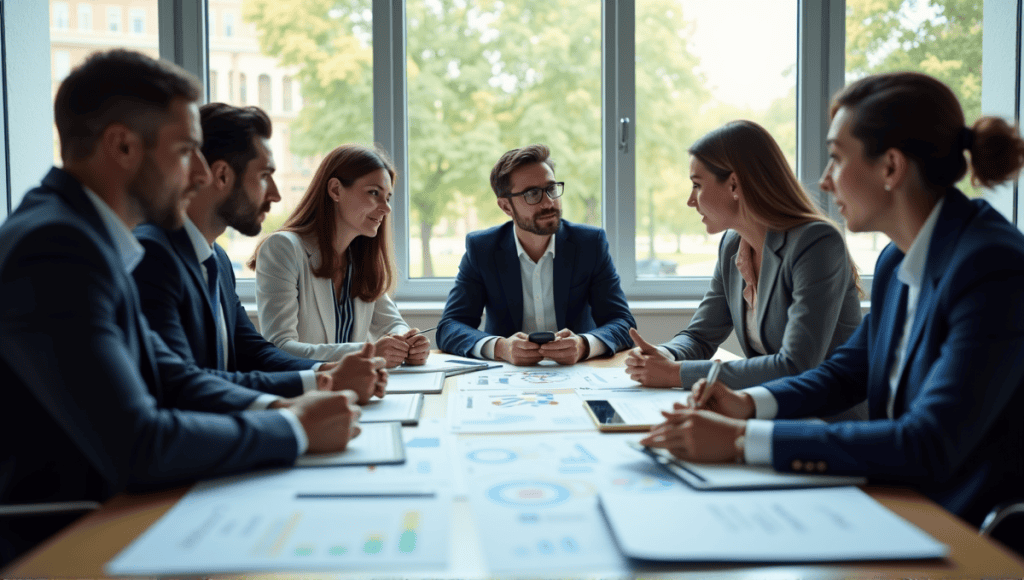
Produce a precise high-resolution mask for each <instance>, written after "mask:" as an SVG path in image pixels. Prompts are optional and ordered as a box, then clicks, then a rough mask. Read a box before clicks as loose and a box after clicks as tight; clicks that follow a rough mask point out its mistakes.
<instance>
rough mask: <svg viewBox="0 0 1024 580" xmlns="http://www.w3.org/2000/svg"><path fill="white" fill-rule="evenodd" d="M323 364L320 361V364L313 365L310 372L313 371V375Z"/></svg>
mask: <svg viewBox="0 0 1024 580" xmlns="http://www.w3.org/2000/svg"><path fill="white" fill-rule="evenodd" d="M323 364H324V362H323V361H320V362H318V363H316V364H315V365H313V368H311V369H310V370H311V371H313V372H314V373H315V372H316V371H318V370H320V367H321V366H322V365H323Z"/></svg>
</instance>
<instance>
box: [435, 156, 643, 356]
mask: <svg viewBox="0 0 1024 580" xmlns="http://www.w3.org/2000/svg"><path fill="white" fill-rule="evenodd" d="M491 188H492V189H493V190H494V193H495V195H497V197H498V207H500V208H501V209H502V211H504V212H505V213H506V214H507V215H508V216H509V217H511V218H512V221H511V222H507V223H505V224H504V225H501V226H497V227H494V228H490V229H487V230H483V231H479V232H473V233H471V234H470V235H469V236H467V237H466V254H465V256H463V258H462V263H461V264H460V265H459V274H458V276H457V277H456V278H455V287H454V288H452V291H451V293H450V294H449V295H448V303H447V304H446V305H445V307H444V313H443V314H442V315H441V321H440V322H439V323H438V327H437V335H436V337H437V344H438V346H439V347H440V348H441V350H444V351H446V352H450V353H453V354H458V355H462V356H474V357H477V358H485V359H492V360H499V359H500V360H504V361H508V362H511V363H513V364H516V365H531V364H535V363H537V362H540V361H541V360H542V359H544V358H549V359H552V360H554V361H556V362H558V363H560V364H574V363H576V362H578V361H581V360H586V359H588V358H592V357H595V356H601V355H603V354H610V353H614V352H617V351H619V350H622V349H624V348H626V347H628V346H630V345H632V344H633V343H632V341H631V340H630V337H629V329H630V327H634V326H636V322H635V321H634V319H633V315H632V314H631V313H630V311H629V306H628V305H627V304H626V298H625V296H624V295H623V293H622V288H620V287H619V275H618V274H617V273H616V272H615V265H614V264H612V260H611V255H610V254H609V252H608V240H607V238H606V237H605V234H604V231H603V230H601V229H600V228H595V227H592V226H586V225H577V224H572V223H569V222H567V221H564V220H562V205H561V201H560V199H559V198H560V197H561V195H562V191H563V188H564V183H562V182H556V181H555V164H554V161H552V160H551V158H550V152H549V150H548V148H547V147H546V146H544V145H530V146H527V147H523V148H520V149H513V150H512V151H509V152H507V153H505V154H504V155H502V156H501V159H499V160H498V163H497V164H496V165H495V166H494V169H493V170H492V171H491ZM484 310H486V312H487V322H486V326H485V332H483V331H480V330H477V328H478V327H479V325H480V315H481V313H482V312H483V311H484ZM542 331H551V332H554V333H555V340H553V341H551V342H548V343H546V344H543V345H540V344H536V343H534V342H531V341H530V340H529V338H528V336H529V333H532V332H542Z"/></svg>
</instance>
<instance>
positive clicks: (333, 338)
mask: <svg viewBox="0 0 1024 580" xmlns="http://www.w3.org/2000/svg"><path fill="white" fill-rule="evenodd" d="M395 179H396V172H395V167H394V165H393V164H392V163H391V160H390V159H388V157H387V155H386V154H385V153H384V152H383V151H380V150H375V149H370V148H368V147H363V146H361V145H342V146H340V147H338V148H336V149H335V150H334V151H331V152H330V153H329V154H328V155H327V157H325V158H324V160H323V161H322V162H321V163H320V167H319V168H318V169H317V172H316V175H314V176H313V181H312V182H311V183H310V184H309V188H308V189H307V190H306V193H305V194H304V195H303V197H302V199H301V200H300V201H299V205H298V206H297V207H296V208H295V211H294V212H292V215H291V216H289V217H288V219H287V220H286V221H285V223H284V225H283V226H282V227H281V229H280V230H279V231H277V232H274V233H273V234H271V235H270V236H268V237H267V239H266V240H264V241H263V242H262V243H261V244H260V245H259V246H258V247H257V248H256V254H255V255H254V256H253V258H252V260H251V261H250V262H249V266H250V267H251V268H253V269H254V270H256V307H257V309H258V311H259V320H260V331H261V332H262V333H263V336H265V337H266V338H267V340H269V341H270V342H272V343H274V344H275V345H276V346H277V347H278V348H280V349H281V350H284V351H285V352H288V353H291V354H294V355H296V356H302V357H306V358H313V359H320V360H336V359H337V358H339V357H340V356H343V355H345V354H347V353H349V352H355V351H358V350H359V349H360V348H361V347H362V344H363V342H364V341H367V340H370V341H373V342H374V344H375V346H376V348H375V350H376V355H377V356H380V357H383V358H384V359H385V360H386V361H387V366H388V367H395V366H398V365H400V364H402V363H403V362H404V363H407V364H414V365H415V364H423V363H424V362H426V360H427V354H428V352H429V349H430V341H429V340H427V338H426V337H425V336H422V335H418V334H417V332H418V331H417V330H416V329H415V328H409V326H408V325H407V324H406V323H405V321H404V320H403V319H402V316H401V315H400V314H399V313H398V308H397V307H396V306H395V303H394V302H393V301H392V300H391V298H390V297H388V294H387V292H388V291H389V290H390V289H391V288H392V286H393V285H394V280H395V272H394V256H393V249H392V246H391V243H390V239H389V238H390V235H391V231H390V230H391V225H390V219H389V216H390V215H391V193H392V190H393V189H394V184H395Z"/></svg>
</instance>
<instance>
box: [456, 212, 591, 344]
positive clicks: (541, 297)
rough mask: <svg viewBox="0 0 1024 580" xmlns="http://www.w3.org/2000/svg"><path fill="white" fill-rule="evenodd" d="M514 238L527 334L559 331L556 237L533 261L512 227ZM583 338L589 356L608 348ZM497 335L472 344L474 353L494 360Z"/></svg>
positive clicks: (587, 337)
mask: <svg viewBox="0 0 1024 580" xmlns="http://www.w3.org/2000/svg"><path fill="white" fill-rule="evenodd" d="M512 239H513V240H515V243H516V253H517V254H518V255H519V273H520V276H519V277H520V279H521V280H522V285H523V288H522V291H523V329H522V331H523V332H525V333H526V334H530V333H531V332H541V331H550V332H558V330H559V328H558V320H557V318H556V315H555V285H554V278H555V277H554V268H555V236H551V237H550V238H548V247H547V248H546V249H545V250H544V253H543V254H541V257H540V260H538V261H536V262H534V261H533V259H532V258H530V255H529V254H527V253H526V250H525V249H523V244H522V243H521V242H520V241H519V236H517V235H516V228H512ZM580 336H582V337H583V340H586V341H587V342H588V343H589V344H590V355H589V356H588V357H587V358H588V359H589V358H593V357H595V356H600V355H602V354H604V353H605V351H606V350H607V347H605V345H604V343H603V342H601V341H600V340H598V339H597V338H596V337H594V336H591V335H589V334H581V335H580ZM499 338H501V337H498V336H488V337H486V338H481V339H480V340H478V341H477V343H476V344H475V345H473V352H472V355H473V356H474V357H476V358H484V359H488V360H494V347H495V345H496V344H497V342H498V339H499Z"/></svg>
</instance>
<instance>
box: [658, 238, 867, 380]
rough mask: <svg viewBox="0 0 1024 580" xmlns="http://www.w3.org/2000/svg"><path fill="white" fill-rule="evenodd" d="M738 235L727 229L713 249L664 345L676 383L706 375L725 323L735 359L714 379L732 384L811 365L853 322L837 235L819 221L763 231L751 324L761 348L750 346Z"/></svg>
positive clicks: (852, 292) (853, 295)
mask: <svg viewBox="0 0 1024 580" xmlns="http://www.w3.org/2000/svg"><path fill="white" fill-rule="evenodd" d="M739 246H740V236H739V234H738V233H736V232H735V231H732V230H729V231H727V232H726V233H725V235H724V236H722V242H721V244H720V245H719V248H718V264H716V265H715V274H714V277H713V278H712V279H711V289H710V290H708V292H707V294H705V295H704V299H703V300H701V303H700V306H699V307H697V312H695V313H694V315H693V319H692V320H691V321H690V325H689V326H687V327H686V330H683V331H682V332H680V333H679V334H677V335H676V336H675V338H673V339H672V340H671V341H670V342H667V343H665V344H664V345H662V346H664V347H666V348H667V349H668V350H670V351H672V354H673V355H675V358H676V360H683V361H686V362H684V363H683V365H682V369H681V370H680V376H681V378H682V381H683V386H684V387H689V386H690V385H692V384H693V383H695V382H696V381H697V380H698V379H700V378H702V377H704V376H706V375H707V372H708V369H709V368H710V367H711V362H710V361H709V360H708V359H710V358H711V356H712V355H713V354H714V353H715V351H716V350H717V349H718V347H719V345H721V344H722V342H724V341H725V340H726V339H727V338H728V337H729V333H730V332H732V330H733V329H735V330H736V336H737V338H738V339H739V342H740V344H741V345H742V347H743V354H744V355H745V356H746V357H747V358H746V359H743V360H737V361H730V362H727V363H724V364H723V365H722V372H721V374H720V375H719V379H720V380H721V381H722V382H724V383H725V384H727V385H729V386H730V387H732V388H734V389H739V388H744V387H749V386H753V385H759V384H761V383H763V382H765V381H769V380H772V379H777V378H780V377H785V376H789V375H795V374H798V373H801V372H803V371H806V370H808V369H812V368H814V367H816V366H818V365H819V364H821V362H822V361H823V360H825V357H826V356H828V354H829V353H831V352H832V351H833V350H835V348H836V347H837V346H839V345H840V344H842V343H844V342H846V339H847V338H849V336H850V335H851V334H853V331H854V330H856V328H857V325H858V324H860V318H861V314H860V299H859V297H858V293H857V287H856V285H855V284H854V280H853V273H852V272H851V270H850V261H849V259H848V258H847V254H846V244H845V243H844V242H843V236H842V234H841V233H839V231H838V230H836V228H834V227H832V226H831V225H829V224H827V223H824V222H810V223H806V224H802V225H799V226H797V227H794V228H791V229H790V230H788V231H783V232H777V231H769V232H768V236H767V237H766V238H765V242H764V255H763V257H762V258H761V274H760V278H759V280H758V284H757V312H756V320H757V330H758V336H760V338H761V344H763V345H764V349H765V351H766V352H768V353H769V354H767V355H761V354H759V353H758V352H757V351H755V350H753V348H752V347H751V346H750V342H749V340H748V338H747V331H746V319H745V316H744V312H745V308H746V305H745V304H744V302H743V287H744V286H745V284H746V283H745V282H744V280H743V277H742V276H741V275H740V272H739V270H737V269H736V254H737V252H738V251H739Z"/></svg>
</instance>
